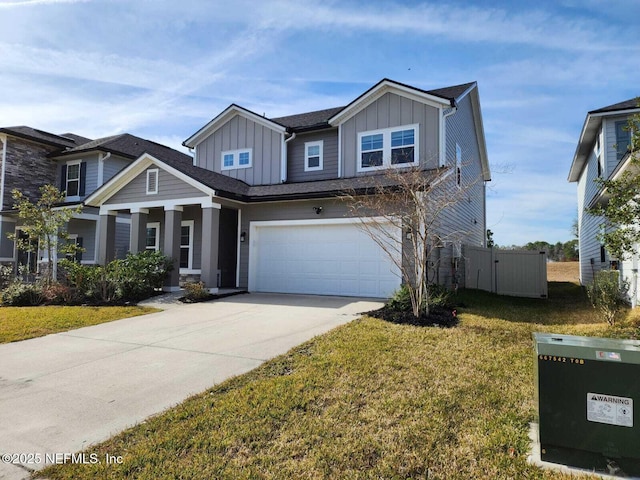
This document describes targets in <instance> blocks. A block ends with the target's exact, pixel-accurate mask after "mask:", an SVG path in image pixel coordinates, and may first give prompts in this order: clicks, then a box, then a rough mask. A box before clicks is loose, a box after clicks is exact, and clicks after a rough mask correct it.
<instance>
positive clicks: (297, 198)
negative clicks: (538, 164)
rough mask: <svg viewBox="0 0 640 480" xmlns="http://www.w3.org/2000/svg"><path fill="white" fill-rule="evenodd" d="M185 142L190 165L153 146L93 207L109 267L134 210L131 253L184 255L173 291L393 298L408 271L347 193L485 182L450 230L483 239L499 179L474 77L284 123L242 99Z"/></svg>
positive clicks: (383, 87) (395, 87)
mask: <svg viewBox="0 0 640 480" xmlns="http://www.w3.org/2000/svg"><path fill="white" fill-rule="evenodd" d="M184 145H185V146H187V147H189V148H190V149H193V151H194V158H193V159H192V160H190V161H189V162H186V161H185V159H184V156H183V155H182V154H178V153H177V152H175V151H168V150H167V151H164V152H159V151H156V152H152V151H145V153H144V154H143V155H142V156H141V157H140V158H138V159H137V160H136V161H135V162H133V163H132V164H131V165H129V166H128V167H126V168H125V169H124V170H122V171H121V172H120V173H118V174H117V175H115V176H114V177H113V179H111V181H109V182H107V183H106V184H105V185H103V186H102V187H100V188H99V189H98V190H97V191H96V192H95V193H93V194H92V195H90V196H89V197H88V198H87V199H86V200H85V204H86V205H87V206H90V207H95V208H97V209H99V214H100V235H101V237H102V240H101V242H100V247H99V252H98V261H99V263H103V262H106V261H108V260H109V259H110V258H112V257H113V248H112V247H113V244H114V242H115V233H116V232H115V219H116V218H117V215H119V214H122V213H126V214H130V216H131V241H130V249H131V251H133V252H136V251H141V250H143V249H158V250H161V251H163V252H164V253H165V254H166V255H168V256H170V257H172V258H173V259H175V262H176V267H177V268H175V269H174V272H173V275H172V276H171V278H170V279H169V280H168V282H167V285H166V286H167V289H168V290H174V289H177V288H178V285H179V275H180V274H181V273H191V274H194V275H200V278H201V279H202V281H203V282H204V283H205V284H206V286H207V287H209V288H210V289H211V291H214V292H215V291H216V290H217V288H218V287H240V288H247V289H248V290H249V291H268V292H283V293H309V294H335V295H347V296H349V295H350V296H371V297H386V296H388V295H389V294H391V293H392V292H393V290H394V289H396V288H397V287H398V286H399V285H400V282H401V279H400V275H399V272H398V271H397V268H396V267H395V266H394V264H393V263H392V262H391V261H390V259H389V258H388V256H387V255H386V254H385V253H384V251H382V250H381V248H380V247H379V246H378V245H377V244H376V242H375V241H373V240H372V239H371V238H370V237H369V236H367V235H366V234H365V233H364V232H363V231H362V230H361V229H360V228H358V221H357V220H356V219H355V218H352V214H350V213H349V212H350V210H349V208H348V205H346V204H345V202H344V200H343V198H344V192H346V191H354V190H355V191H358V190H362V191H364V190H366V188H367V187H371V186H373V185H375V183H376V181H377V180H378V179H379V178H380V176H379V175H378V174H379V173H381V172H383V171H384V170H385V169H388V168H398V169H402V168H408V167H415V166H420V167H421V168H423V169H425V170H434V171H435V170H437V169H441V167H444V166H448V167H450V168H449V170H450V171H451V172H455V174H453V175H450V181H453V182H456V181H457V182H467V181H468V182H476V181H477V180H479V181H478V182H477V183H475V184H474V185H475V186H474V187H473V188H471V189H469V192H468V195H467V200H466V201H464V202H461V203H460V205H459V206H458V207H456V208H454V209H451V211H450V212H448V217H447V225H448V228H449V229H451V230H452V231H453V230H455V231H460V232H465V238H464V242H465V243H471V244H474V245H483V244H484V239H485V229H486V222H485V185H484V182H485V181H487V180H489V179H490V171H489V165H488V161H487V153H486V146H485V138H484V130H483V126H482V115H481V110H480V101H479V96H478V88H477V85H476V83H475V82H474V83H468V84H464V85H458V86H453V87H448V88H443V89H437V90H429V91H427V90H422V89H419V88H415V87H411V86H408V85H404V84H401V83H398V82H394V81H391V80H387V79H384V80H382V81H380V82H379V83H377V84H376V85H374V86H373V87H372V88H370V89H369V90H367V91H366V92H364V93H363V94H362V95H360V96H359V97H358V98H356V99H355V100H353V101H352V102H351V103H349V104H348V105H346V106H343V107H338V108H331V109H327V110H321V111H314V112H308V113H303V114H298V115H291V116H287V117H279V118H267V117H266V116H263V115H259V114H257V113H255V112H252V111H249V110H247V109H245V108H243V107H240V106H238V105H235V104H232V105H230V106H229V107H228V108H226V109H225V110H224V111H222V112H221V113H220V114H218V115H217V116H216V117H215V118H213V119H212V120H211V121H210V122H209V123H207V124H206V125H204V126H203V127H202V128H201V129H200V130H198V131H197V132H195V133H194V134H193V135H192V136H191V137H189V138H188V139H187V140H185V142H184ZM403 234H404V232H401V231H398V232H397V238H398V241H401V239H402V236H403ZM454 247H455V246H451V250H452V251H453V250H455V251H456V252H457V253H456V254H457V255H460V254H459V246H457V247H458V248H454ZM447 275H448V276H449V277H451V276H453V275H454V272H452V270H451V268H449V269H448V273H446V272H443V277H444V276H447ZM441 280H443V281H446V280H447V279H445V278H441ZM448 280H449V282H451V280H452V279H451V278H448Z"/></svg>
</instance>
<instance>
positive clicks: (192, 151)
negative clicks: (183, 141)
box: [187, 147, 198, 167]
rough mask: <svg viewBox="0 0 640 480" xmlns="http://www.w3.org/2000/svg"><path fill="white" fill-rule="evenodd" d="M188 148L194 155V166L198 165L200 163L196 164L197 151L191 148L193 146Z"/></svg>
mask: <svg viewBox="0 0 640 480" xmlns="http://www.w3.org/2000/svg"><path fill="white" fill-rule="evenodd" d="M187 150H189V153H190V154H191V155H193V166H194V167H197V166H198V165H196V163H197V162H196V152H195V151H194V150H193V148H191V147H187Z"/></svg>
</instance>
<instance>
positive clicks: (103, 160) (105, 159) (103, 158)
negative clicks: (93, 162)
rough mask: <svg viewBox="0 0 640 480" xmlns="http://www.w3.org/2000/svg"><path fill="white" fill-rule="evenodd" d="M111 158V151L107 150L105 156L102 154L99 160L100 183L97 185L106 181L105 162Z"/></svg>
mask: <svg viewBox="0 0 640 480" xmlns="http://www.w3.org/2000/svg"><path fill="white" fill-rule="evenodd" d="M109 158H111V152H107V154H106V155H105V156H104V157H103V156H102V155H101V156H100V159H99V161H98V185H97V187H101V186H102V184H103V183H104V162H106V161H107V160H109ZM97 187H96V188H97Z"/></svg>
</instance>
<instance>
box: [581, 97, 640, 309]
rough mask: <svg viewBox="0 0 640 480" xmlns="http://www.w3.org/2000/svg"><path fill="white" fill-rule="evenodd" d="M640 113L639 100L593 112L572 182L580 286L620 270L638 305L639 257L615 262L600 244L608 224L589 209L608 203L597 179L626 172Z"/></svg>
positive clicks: (588, 120) (587, 122)
mask: <svg viewBox="0 0 640 480" xmlns="http://www.w3.org/2000/svg"><path fill="white" fill-rule="evenodd" d="M638 112H640V108H638V104H637V99H631V100H627V101H624V102H620V103H616V104H614V105H609V106H607V107H603V108H599V109H597V110H593V111H591V112H589V113H588V114H587V118H586V119H585V122H584V126H583V127H582V132H581V133H580V140H579V142H578V146H577V148H576V152H575V155H574V157H573V162H572V164H571V170H570V171H569V181H570V182H577V184H578V241H579V250H580V282H581V283H582V284H583V285H586V284H589V283H591V282H592V281H593V277H594V274H595V272H597V271H598V270H601V269H608V268H612V267H613V268H619V269H620V270H621V273H622V276H623V277H624V278H626V279H627V280H629V282H630V285H631V291H630V294H631V296H632V300H633V302H634V304H635V302H636V300H637V294H638V292H637V290H638V289H637V278H636V277H637V275H636V274H637V269H638V258H637V256H635V255H634V256H633V257H632V258H628V259H624V260H622V261H621V260H620V259H617V258H611V256H610V255H609V253H608V252H607V251H606V249H605V247H604V245H603V244H602V243H601V242H600V241H599V240H598V233H599V232H601V231H602V230H603V229H604V228H605V221H604V219H603V218H602V217H596V216H593V215H590V214H589V213H588V212H587V209H588V208H589V207H592V206H594V205H595V204H596V203H597V202H600V201H606V198H605V195H603V192H602V191H601V190H600V189H599V187H598V184H597V183H596V182H595V180H596V178H604V179H608V178H616V176H617V175H618V174H620V173H621V172H622V171H624V169H625V168H626V166H627V163H628V160H629V157H630V156H629V154H628V147H629V144H630V138H629V132H628V130H627V129H626V127H627V122H628V120H629V118H630V117H631V115H633V114H635V113H638Z"/></svg>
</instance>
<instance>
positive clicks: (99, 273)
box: [60, 251, 173, 304]
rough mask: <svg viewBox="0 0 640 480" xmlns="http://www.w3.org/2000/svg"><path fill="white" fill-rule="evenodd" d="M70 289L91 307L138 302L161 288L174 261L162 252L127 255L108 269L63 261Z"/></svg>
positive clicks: (110, 264)
mask: <svg viewBox="0 0 640 480" xmlns="http://www.w3.org/2000/svg"><path fill="white" fill-rule="evenodd" d="M60 263H61V265H62V267H63V270H64V276H65V278H66V281H67V282H68V284H69V286H70V287H72V288H74V289H75V290H76V291H77V292H78V295H80V296H81V297H83V298H84V301H85V302H89V303H102V304H104V303H118V302H139V301H140V300H143V299H145V298H148V297H150V296H152V295H153V293H154V291H155V289H156V288H160V287H162V283H163V282H164V279H165V277H166V276H167V274H168V273H169V272H170V271H171V269H172V268H173V266H172V263H171V260H170V259H168V258H167V257H165V256H164V255H163V254H162V253H160V252H152V251H145V252H141V253H136V254H132V253H130V254H128V255H127V257H126V258H124V259H122V260H113V261H112V262H109V263H108V264H107V265H105V266H100V265H80V264H78V263H75V262H72V261H70V260H62V261H61V262H60Z"/></svg>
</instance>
